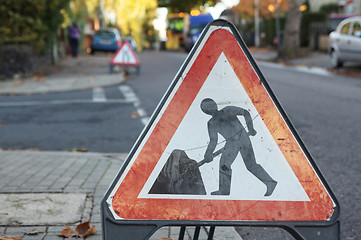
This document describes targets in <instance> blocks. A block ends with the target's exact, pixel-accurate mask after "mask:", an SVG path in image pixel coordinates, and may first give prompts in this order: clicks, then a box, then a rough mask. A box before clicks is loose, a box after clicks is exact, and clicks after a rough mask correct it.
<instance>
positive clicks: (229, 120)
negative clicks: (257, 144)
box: [201, 98, 277, 196]
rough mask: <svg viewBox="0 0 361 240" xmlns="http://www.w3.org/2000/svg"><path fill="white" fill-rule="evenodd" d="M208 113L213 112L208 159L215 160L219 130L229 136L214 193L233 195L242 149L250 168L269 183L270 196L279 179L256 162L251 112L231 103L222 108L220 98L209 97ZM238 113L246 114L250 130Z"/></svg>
mask: <svg viewBox="0 0 361 240" xmlns="http://www.w3.org/2000/svg"><path fill="white" fill-rule="evenodd" d="M201 109H202V111H203V112H204V113H206V114H208V115H210V116H212V117H211V119H210V120H209V121H208V133H209V138H210V141H209V144H208V147H207V149H206V152H205V154H204V159H205V162H211V161H213V157H214V154H213V152H214V150H215V148H216V146H217V144H218V133H219V134H220V135H222V136H223V138H224V139H225V140H226V143H225V146H224V149H223V152H222V155H221V159H220V162H219V189H218V191H215V192H212V193H211V195H229V194H230V190H231V179H232V168H231V166H232V164H233V162H234V160H235V159H236V157H237V155H238V153H241V156H242V158H243V161H244V163H245V165H246V167H247V170H248V171H249V172H251V173H252V174H253V175H254V176H255V177H256V178H258V179H259V180H260V181H261V182H262V183H264V184H265V185H266V187H267V191H266V193H265V194H264V196H270V195H271V194H272V193H273V191H274V189H275V187H276V185H277V182H276V181H275V180H273V179H272V178H271V176H270V175H269V174H268V173H267V172H266V171H265V170H264V169H263V167H262V166H261V165H259V164H257V162H256V158H255V155H254V151H253V147H252V143H251V140H250V137H249V136H255V135H256V134H257V132H256V130H254V128H253V122H252V118H251V115H250V113H249V112H248V111H247V110H245V109H243V108H240V107H236V106H227V107H224V108H222V109H221V110H218V107H217V104H216V102H215V101H214V100H213V99H211V98H206V99H204V100H203V101H202V102H201ZM237 116H243V117H244V118H245V120H246V124H247V128H248V132H247V131H246V129H245V128H244V126H243V125H242V123H241V122H240V121H239V119H238V118H237Z"/></svg>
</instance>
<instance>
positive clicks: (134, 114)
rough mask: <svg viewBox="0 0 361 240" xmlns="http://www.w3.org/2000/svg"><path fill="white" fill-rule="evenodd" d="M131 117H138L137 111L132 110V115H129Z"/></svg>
mask: <svg viewBox="0 0 361 240" xmlns="http://www.w3.org/2000/svg"><path fill="white" fill-rule="evenodd" d="M130 117H131V118H133V119H134V118H139V113H137V112H133V113H132V115H130Z"/></svg>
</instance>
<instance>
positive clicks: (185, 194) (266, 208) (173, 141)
mask: <svg viewBox="0 0 361 240" xmlns="http://www.w3.org/2000/svg"><path fill="white" fill-rule="evenodd" d="M212 155H213V156H212ZM203 159H204V160H203ZM103 203H104V206H106V209H107V210H106V211H110V212H111V215H112V217H113V218H114V220H115V221H116V220H120V221H122V220H157V221H158V220H159V221H164V220H172V221H173V223H178V224H179V221H207V222H208V223H212V222H213V223H217V224H219V223H222V222H227V221H228V222H232V223H234V222H235V221H240V222H247V223H249V224H251V225H252V224H254V223H257V222H261V223H262V224H266V225H270V224H269V223H268V222H272V223H274V222H283V223H287V222H295V221H296V222H303V223H304V222H307V221H314V222H321V223H322V222H328V223H330V222H334V220H335V218H336V220H337V218H338V206H337V201H336V199H335V197H334V196H333V194H332V192H331V190H330V188H329V187H328V185H327V183H326V181H325V180H324V179H323V177H322V175H321V173H320V172H319V170H318V168H317V166H316V165H315V163H314V162H313V160H312V158H311V156H310V154H309V153H308V151H307V149H306V148H305V146H304V144H303V143H302V141H301V140H300V138H299V136H298V135H297V133H296V131H295V129H294V128H293V126H292V124H291V123H290V122H289V120H288V118H287V116H286V114H285V113H284V111H283V109H282V108H281V106H280V104H279V103H278V101H277V99H276V97H275V95H274V94H273V92H272V91H271V89H270V87H269V85H268V83H267V82H266V80H265V79H264V77H263V75H262V74H261V72H260V71H259V69H258V67H257V65H256V64H255V62H254V60H253V59H252V57H251V55H250V53H249V51H248V49H247V47H246V46H245V44H244V43H243V41H242V39H241V37H240V36H239V34H238V32H237V31H236V30H235V28H234V27H233V25H231V24H229V23H228V22H226V21H223V20H216V21H214V22H212V23H211V24H209V25H208V26H207V27H206V29H205V30H204V32H203V33H202V36H201V38H200V40H199V41H198V42H197V44H196V46H195V47H194V49H193V50H192V52H191V53H190V55H189V56H188V58H187V60H186V61H185V63H184V64H183V66H182V68H181V70H180V71H179V72H178V74H177V76H176V78H175V79H174V81H173V83H172V84H171V86H170V88H169V89H168V91H167V93H166V94H165V96H164V98H163V99H162V101H161V103H160V104H159V106H158V108H157V110H156V111H155V113H154V114H153V116H152V119H151V121H150V122H149V124H148V126H147V127H146V128H145V130H144V131H143V133H142V135H141V136H140V138H139V139H138V141H137V143H136V144H135V145H134V147H133V149H132V151H131V153H130V155H129V156H128V158H127V160H126V162H125V164H124V165H123V167H122V169H121V170H120V172H119V174H118V176H117V178H116V179H115V180H114V182H113V184H112V186H111V187H110V189H109V190H108V192H107V194H106V195H105V197H104V200H103ZM281 225H282V224H281ZM306 225H307V224H306Z"/></svg>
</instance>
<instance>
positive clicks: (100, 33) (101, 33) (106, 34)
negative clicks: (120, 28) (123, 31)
mask: <svg viewBox="0 0 361 240" xmlns="http://www.w3.org/2000/svg"><path fill="white" fill-rule="evenodd" d="M95 35H96V36H101V37H115V35H114V33H113V32H109V31H97V32H96V33H95Z"/></svg>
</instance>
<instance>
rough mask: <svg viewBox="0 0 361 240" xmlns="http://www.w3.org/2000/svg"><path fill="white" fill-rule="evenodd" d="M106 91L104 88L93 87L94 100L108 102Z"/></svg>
mask: <svg viewBox="0 0 361 240" xmlns="http://www.w3.org/2000/svg"><path fill="white" fill-rule="evenodd" d="M106 101H107V98H106V97H105V92H104V89H103V88H93V102H106Z"/></svg>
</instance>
